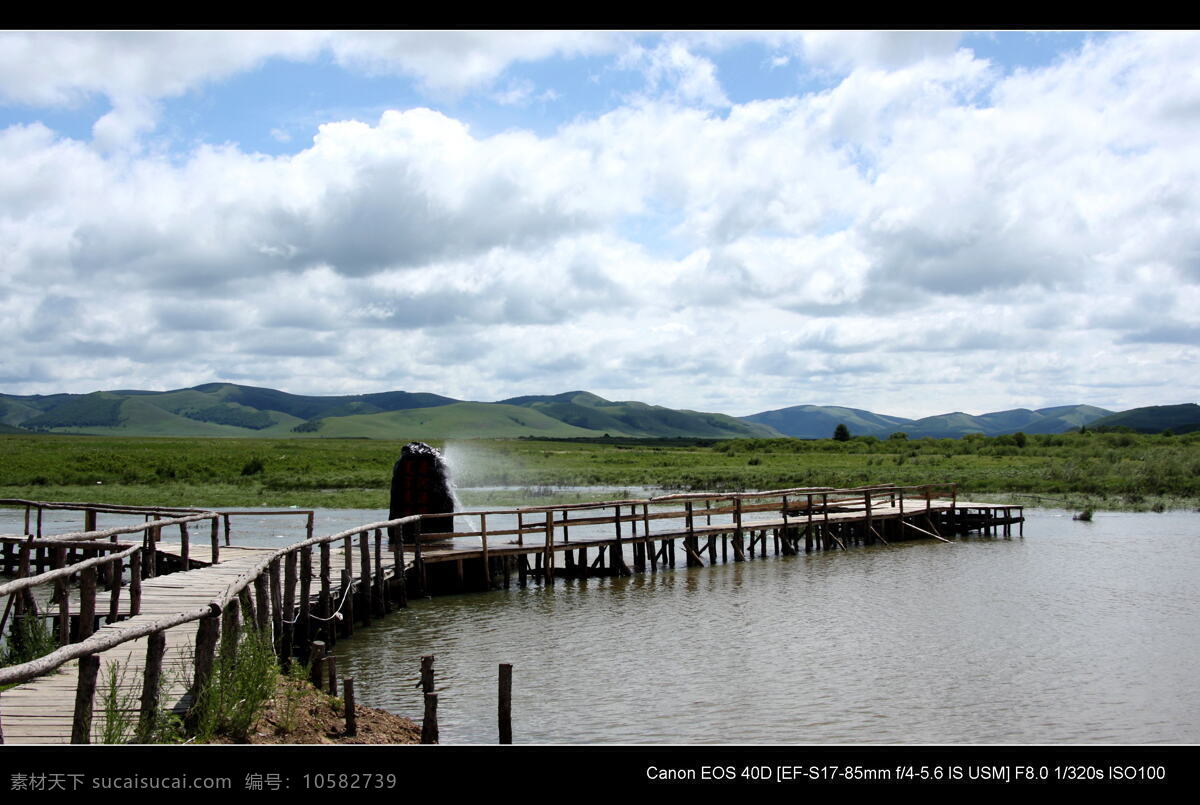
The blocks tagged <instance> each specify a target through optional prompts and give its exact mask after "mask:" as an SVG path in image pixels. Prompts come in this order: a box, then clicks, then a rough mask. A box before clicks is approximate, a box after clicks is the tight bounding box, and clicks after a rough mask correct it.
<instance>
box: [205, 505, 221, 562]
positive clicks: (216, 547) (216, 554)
mask: <svg viewBox="0 0 1200 805" xmlns="http://www.w3.org/2000/svg"><path fill="white" fill-rule="evenodd" d="M208 537H209V541H210V542H211V543H212V563H213V564H214V565H215V564H217V563H219V562H220V561H221V537H220V525H219V524H218V522H217V518H216V517H213V518H212V520H210V521H209V528H208Z"/></svg>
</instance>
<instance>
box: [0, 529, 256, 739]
mask: <svg viewBox="0 0 1200 805" xmlns="http://www.w3.org/2000/svg"><path fill="white" fill-rule="evenodd" d="M270 552H271V549H269V548H235V547H229V548H223V549H222V551H221V563H220V564H218V565H212V566H209V567H204V568H200V569H197V570H191V571H188V572H186V573H171V574H169V575H166V576H159V577H157V578H153V579H145V580H143V581H142V612H141V614H140V615H136V616H134V617H132V618H127V619H126V620H122V621H118V622H116V623H109V624H105V625H104V626H102V627H101V628H100V629H99V630H98V631H111V630H117V631H120V630H129V629H131V628H135V627H137V626H138V625H140V624H144V623H149V622H153V621H155V620H158V619H159V618H161V617H162V616H164V615H174V614H176V613H179V612H183V611H186V610H189V609H194V608H196V607H202V606H204V605H205V604H207V603H208V602H210V601H212V600H213V598H214V597H215V596H216V595H217V594H218V593H219V592H220V591H221V590H223V589H224V588H225V587H226V586H228V585H229V584H230V583H231V582H233V581H234V580H235V579H236V578H237V577H238V576H240V575H241V574H243V573H245V572H246V571H247V570H249V569H250V568H251V567H253V566H254V565H255V564H256V563H258V562H260V561H262V557H263V556H264V555H265V554H267V553H270ZM75 611H78V610H77V609H76V610H75ZM165 634H166V637H167V650H166V654H165V655H164V657H163V685H164V690H163V694H162V700H161V701H162V703H163V707H164V708H166V709H173V710H176V711H178V712H182V711H183V710H185V709H186V707H187V705H188V701H187V700H186V695H187V689H188V686H189V685H190V684H191V681H192V675H191V670H192V651H193V646H194V644H195V638H196V625H195V624H194V623H188V624H183V625H182V626H177V627H175V628H173V629H167V630H166V631H165ZM146 642H147V638H144V637H143V638H138V639H135V640H131V641H129V642H126V643H123V644H121V645H120V646H117V647H115V648H112V649H109V650H108V651H105V652H101V653H100V655H99V656H100V689H99V690H100V692H99V693H98V695H97V697H96V703H95V710H94V715H93V718H92V733H93V741H94V742H99V741H98V736H100V735H101V734H102V733H103V729H104V705H103V692H104V691H105V690H106V689H107V683H108V667H109V666H110V665H115V666H116V667H117V668H118V669H121V668H123V669H124V670H125V674H124V680H123V682H124V684H123V685H122V686H121V687H120V692H119V693H118V694H117V700H118V701H124V702H126V706H127V707H128V708H130V710H131V711H132V717H133V718H134V719H135V721H136V718H137V712H138V702H139V698H140V696H141V693H142V669H143V667H144V666H145V660H146ZM78 667H79V663H78V661H75V660H72V661H70V662H68V663H66V664H65V665H63V666H62V667H61V668H59V669H58V670H57V671H56V672H54V673H51V674H49V675H47V676H44V677H41V678H39V679H35V680H33V681H32V682H26V683H25V684H23V685H19V686H17V687H15V688H11V689H9V690H6V691H4V692H3V693H0V718H3V728H4V740H5V742H6V743H13V744H63V743H69V742H70V740H71V727H72V724H73V723H74V713H75V687H76V684H77V682H78V676H79V672H78Z"/></svg>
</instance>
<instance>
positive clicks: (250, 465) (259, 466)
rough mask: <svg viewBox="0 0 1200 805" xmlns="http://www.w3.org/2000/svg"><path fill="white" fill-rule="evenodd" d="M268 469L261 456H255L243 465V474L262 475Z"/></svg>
mask: <svg viewBox="0 0 1200 805" xmlns="http://www.w3.org/2000/svg"><path fill="white" fill-rule="evenodd" d="M265 469H266V465H265V464H263V460H262V459H261V458H258V457H255V458H252V459H250V460H249V461H247V462H246V463H245V464H243V465H242V475H244V476H245V475H261V474H262V472H263V471H264V470H265Z"/></svg>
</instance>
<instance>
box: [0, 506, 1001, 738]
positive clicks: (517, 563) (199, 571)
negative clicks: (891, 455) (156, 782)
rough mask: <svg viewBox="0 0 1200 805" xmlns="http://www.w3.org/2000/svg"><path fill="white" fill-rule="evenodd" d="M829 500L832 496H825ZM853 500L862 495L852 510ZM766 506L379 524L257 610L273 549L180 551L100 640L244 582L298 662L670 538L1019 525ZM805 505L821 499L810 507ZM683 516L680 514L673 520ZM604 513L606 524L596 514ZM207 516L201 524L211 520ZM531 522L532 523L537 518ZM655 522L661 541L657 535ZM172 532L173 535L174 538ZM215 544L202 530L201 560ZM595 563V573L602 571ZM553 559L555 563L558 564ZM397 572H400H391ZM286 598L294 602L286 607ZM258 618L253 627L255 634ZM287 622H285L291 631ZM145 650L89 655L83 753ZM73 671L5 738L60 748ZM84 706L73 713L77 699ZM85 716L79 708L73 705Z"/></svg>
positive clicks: (43, 688) (475, 515)
mask: <svg viewBox="0 0 1200 805" xmlns="http://www.w3.org/2000/svg"><path fill="white" fill-rule="evenodd" d="M756 494H757V493H756ZM829 494H832V495H833V496H835V497H837V496H840V498H839V499H838V500H831V499H828V496H829ZM854 495H858V496H859V497H858V498H854V497H853V496H854ZM760 496H761V495H760ZM776 496H777V497H782V502H781V503H780V504H776V503H767V504H758V503H756V502H755V500H754V496H753V495H752V494H748V495H746V501H747V505H745V506H744V505H743V504H744V501H743V500H742V498H741V497H737V498H736V499H734V500H733V503H732V504H731V505H726V504H724V503H720V500H721V499H720V498H719V497H718V496H712V497H711V498H710V499H707V500H706V499H705V498H704V497H703V496H700V495H696V496H687V495H682V496H675V497H674V498H672V499H670V500H669V501H667V499H666V498H663V499H655V500H656V501H664V502H654V501H638V502H634V501H614V502H611V503H603V504H583V505H580V506H578V507H574V508H572V507H548V508H546V509H541V510H539V509H523V510H519V511H518V510H505V511H496V512H460V513H456V515H455V518H456V520H455V522H456V524H457V523H464V522H465V523H470V522H471V521H472V519H475V520H477V521H478V522H479V526H480V528H479V529H478V530H475V531H467V532H458V533H457V534H453V535H450V536H449V537H446V538H441V537H440V535H437V534H433V533H425V534H423V535H420V539H419V542H418V546H419V547H418V546H413V545H405V546H403V547H401V546H400V545H396V546H393V547H388V546H387V543H386V535H385V532H384V529H382V528H379V526H387V525H388V523H376V524H372V525H371V526H364V527H360V528H355V529H351V530H349V531H347V532H343V533H342V534H339V535H330V536H329V537H319V538H315V539H309V540H307V541H305V542H303V543H298V544H296V545H293V546H290V547H289V548H288V549H287V551H289V552H292V551H295V550H296V549H298V548H299V549H302V554H301V555H300V556H299V561H289V562H288V571H287V578H286V579H285V580H284V581H283V582H282V583H281V582H280V579H279V576H278V574H279V567H278V564H279V562H278V559H275V560H272V562H273V566H274V570H273V572H274V573H275V574H276V575H275V576H274V578H273V579H272V584H271V593H270V597H271V601H270V605H269V607H264V606H263V602H264V601H265V600H266V590H267V587H268V585H267V579H266V576H265V575H262V574H263V572H264V569H263V564H264V562H265V561H266V560H269V559H272V556H275V555H277V554H278V553H279V550H278V549H276V548H245V547H237V546H233V545H223V546H221V547H220V550H219V562H218V563H217V564H209V563H208V562H206V561H205V560H206V559H209V558H210V557H209V556H207V555H206V553H205V552H204V551H203V550H193V551H192V552H191V553H190V554H189V559H190V564H191V565H192V567H193V569H191V570H187V571H183V572H175V573H168V574H166V575H161V576H156V577H152V578H147V579H143V580H142V581H141V590H140V595H141V598H140V601H141V604H140V610H138V611H139V614H138V615H136V616H133V617H126V619H124V620H119V621H117V622H115V623H110V624H106V625H104V626H102V627H101V628H100V629H99V630H98V634H99V633H106V634H110V635H111V634H113V633H119V632H121V631H126V632H132V630H134V629H137V628H139V627H142V628H144V627H146V626H148V625H150V624H153V623H154V622H155V621H160V620H162V619H163V618H164V617H167V616H177V615H180V614H182V613H188V612H192V611H195V610H197V609H202V608H204V607H206V606H213V605H214V604H213V602H214V601H218V600H226V601H231V602H232V603H230V604H227V605H226V609H228V607H229V606H232V607H234V608H237V607H238V599H237V597H236V595H234V596H233V597H232V598H231V597H230V590H231V588H232V587H233V585H235V583H238V584H240V589H241V590H242V595H243V596H247V595H249V591H248V589H247V588H246V584H247V574H252V573H257V574H259V575H258V583H259V584H260V586H259V587H258V588H256V589H257V591H258V595H260V596H262V597H260V598H258V602H259V603H258V604H257V605H256V607H257V610H258V611H259V613H260V614H261V613H263V612H264V611H265V610H266V609H269V610H270V613H271V614H270V616H269V617H270V618H271V619H273V623H274V625H275V626H274V628H275V629H276V630H282V632H280V631H277V632H276V636H277V637H280V636H283V637H284V638H285V639H286V642H287V646H288V647H292V639H293V637H294V638H295V639H296V640H297V641H298V642H297V643H296V644H295V646H294V647H293V648H289V650H295V651H297V652H299V653H300V654H301V656H304V654H305V652H306V651H307V646H308V643H307V641H309V640H314V639H321V640H324V641H326V644H327V646H328V647H329V648H332V647H333V643H334V642H336V639H338V638H341V637H346V636H348V635H350V634H352V633H353V624H354V621H355V620H361V621H363V622H364V623H369V622H370V621H371V619H372V617H378V616H379V615H380V614H383V613H385V612H386V611H388V610H389V609H390V608H391V605H392V602H393V599H396V601H397V603H399V605H400V606H404V605H405V601H406V596H407V593H406V592H405V589H406V587H408V586H410V585H411V586H412V587H414V588H415V593H416V594H418V595H427V594H433V593H440V592H454V591H459V590H465V589H491V588H495V587H498V586H501V585H503V586H505V587H507V586H508V585H509V580H510V576H517V577H518V578H519V581H520V584H521V585H522V586H524V585H525V584H526V583H527V579H528V578H529V577H534V578H538V579H540V580H541V582H542V583H543V584H553V583H554V577H555V575H556V574H559V573H561V574H562V575H565V576H589V575H629V574H630V573H631V572H646V571H649V572H656V571H658V570H659V568H660V566H661V569H663V570H668V569H671V568H673V567H676V566H678V564H679V563H677V562H676V553H675V545H676V542H679V543H681V544H682V547H683V550H682V551H681V553H682V554H683V557H682V560H683V563H685V564H686V565H687V566H688V567H702V566H705V565H710V564H715V563H716V562H717V561H718V554H719V556H720V560H721V561H731V560H732V561H743V560H745V559H753V558H755V557H756V556H762V557H765V556H766V555H767V544H768V540H769V539H771V537H773V538H774V548H775V553H776V554H779V553H781V552H782V553H784V554H796V553H803V552H808V551H812V550H823V549H832V550H837V549H843V550H845V549H847V547H848V546H849V545H854V544H858V545H876V544H882V545H890V544H891V543H892V542H893V541H895V540H910V539H938V540H942V541H943V542H949V541H950V540H949V539H946V537H947V536H952V535H953V534H954V533H965V532H967V531H972V530H974V531H981V532H984V533H987V534H992V533H997V534H1004V535H1005V536H1008V535H1010V534H1011V526H1012V525H1015V524H1019V523H1022V522H1023V520H1024V517H1023V512H1022V509H1021V507H1019V506H1008V505H997V504H987V503H973V502H967V501H961V500H958V499H957V497H955V498H954V499H936V498H933V497H931V496H930V494H929V489H928V488H926V489H925V493H924V496H923V497H921V498H916V499H914V498H912V497H910V498H909V500H908V501H905V500H904V496H903V494H900V495H899V496H897V495H895V494H894V493H893V491H892V490H883V491H879V490H874V489H871V490H868V491H865V492H863V491H860V490H849V491H835V492H833V493H828V494H827V493H824V492H817V493H810V492H802V493H799V494H793V493H790V492H789V493H783V494H780V495H776ZM847 496H851V497H847ZM789 497H790V502H789ZM818 497H824V498H825V499H824V500H822V501H820V502H819V503H818V502H816V498H818ZM701 501H703V503H704V505H705V506H706V507H707V506H708V505H709V503H710V502H712V501H718V502H719V506H718V507H713V508H698V507H695V508H694V506H697V505H698V504H699V503H700V502H701ZM855 501H857V503H856V502H855ZM635 503H636V505H631V504H635ZM681 505H682V506H685V507H686V508H684V509H680V508H679V507H680V506H681ZM653 507H657V508H653ZM664 508H666V509H669V510H664ZM601 509H605V510H610V511H613V513H612V514H602V513H601V511H600V510H601ZM209 517H210V519H211V515H210V516H209ZM506 517H508V518H513V519H515V520H516V528H512V527H507V529H506V527H505V526H504V525H503V524H502V522H501V521H502V520H503V519H504V518H506ZM489 518H490V519H489ZM538 518H542V519H541V521H540V522H539V519H538ZM409 521H416V522H415V525H418V526H419V525H420V522H421V521H420V518H419V517H410V518H407V519H405V520H403V521H391V522H392V523H396V522H405V523H408V522H409ZM489 522H490V523H492V524H493V526H492V527H493V530H492V531H490V532H489V531H488V529H487V523H489ZM652 523H653V524H654V525H656V526H659V527H660V530H657V531H656V530H654V529H653V528H652V525H651V524H652ZM681 525H682V527H681ZM497 526H499V528H497ZM227 528H228V525H227ZM610 528H611V529H612V530H611V531H609V530H608V529H610ZM370 531H373V532H374V533H373V534H372V533H369V532H370ZM181 532H182V533H184V534H186V530H184V529H181ZM310 533H311V523H310ZM418 533H419V532H418ZM227 535H228V532H227ZM227 538H228V536H227ZM744 540H748V543H747V542H746V541H744ZM216 542H217V538H216V524H215V522H214V524H213V526H212V544H213V546H214V550H215V546H216ZM317 543H320V544H319V545H318V544H317ZM149 544H150V543H147V545H149ZM306 546H307V547H306ZM718 546H719V548H720V550H719V552H718ZM154 547H155V550H156V551H157V552H158V553H157V554H154V552H153V551H151V553H150V556H155V555H157V556H158V557H159V559H160V561H159V564H160V565H162V566H166V565H168V564H172V562H167V561H162V560H164V559H166V558H167V557H168V556H170V557H178V555H179V553H180V547H181V546H180V543H172V542H169V541H160V542H158V543H155V544H154ZM315 547H319V548H320V549H321V557H320V560H321V561H320V563H319V567H318V563H317V562H316V561H313V559H314V558H315V557H313V548H315ZM729 548H732V549H733V550H732V552H730V551H729ZM590 549H595V553H594V556H595V561H594V562H592V561H591V559H592V557H591V556H589V555H588V551H589V550H590ZM347 552H348V553H347ZM627 552H631V553H632V559H633V571H631V570H630V568H629V567H628V565H627V563H626V561H625V560H626V558H627V556H628V553H627ZM606 555H607V559H608V567H605V564H604V560H605V556H606ZM297 558H298V557H297V554H296V553H289V555H288V559H289V560H297ZM560 559H563V560H565V565H563V566H561V567H560V565H559V561H560ZM397 560H399V561H400V562H402V563H403V565H404V569H403V572H402V573H401V574H399V575H398V574H397V572H396V570H397V568H396V561H397ZM173 564H174V565H175V566H179V565H180V564H181V562H180V561H179V560H178V559H175V560H174V562H173ZM198 565H199V566H198ZM197 566H198V567H197ZM347 579H349V580H350V581H351V584H352V585H353V587H354V589H355V594H354V595H346V590H345V581H346V580H347ZM409 579H411V581H408V580H409ZM239 580H240V582H239ZM296 588H298V590H297V589H296ZM294 593H299V594H298V595H295V597H293V594H294ZM280 596H282V598H280ZM243 600H244V601H245V602H246V603H245V606H247V607H248V606H251V603H250V601H249V598H244V599H243ZM356 600H357V603H356ZM280 601H282V603H280ZM292 607H294V609H293V608H292ZM71 610H72V611H73V612H78V611H80V610H79V609H78V606H77V605H72V607H71ZM247 611H248V610H247ZM335 613H344V614H345V615H347V616H348V617H344V618H337V617H336V615H335ZM356 615H357V617H356ZM262 617H263V618H267V617H268V616H266V615H263V616H262ZM280 618H282V619H283V620H281V619H280ZM263 622H264V621H262V620H260V623H263ZM271 622H272V620H270V619H268V620H266V623H271ZM291 623H295V626H294V627H291V626H289V625H288V624H291ZM197 627H198V621H196V620H191V621H189V622H187V623H183V624H181V625H178V626H173V627H170V628H166V629H165V630H163V631H162V633H163V634H164V635H165V639H166V653H165V655H164V657H163V662H162V679H163V689H162V695H161V699H160V707H162V708H163V709H170V710H174V711H175V712H179V713H182V712H185V711H186V709H187V707H188V706H189V705H190V700H189V695H190V694H189V693H188V690H189V688H190V687H191V685H192V683H193V680H194V679H195V678H196V673H197V671H196V669H197V668H199V667H200V666H199V664H198V663H197V660H196V645H197V639H198V636H199V633H198V628H197ZM148 642H149V638H148V637H137V638H134V639H130V640H127V641H126V642H123V643H121V644H120V645H117V646H115V647H113V648H110V649H107V650H102V651H98V652H97V653H96V654H95V655H94V656H97V657H99V659H100V675H99V686H98V691H97V695H96V696H95V698H94V699H93V700H92V703H91V710H92V713H93V718H92V740H93V742H99V740H100V738H101V736H102V735H103V730H104V710H105V705H104V701H105V692H106V690H107V688H108V680H109V676H108V674H109V668H110V667H113V668H117V669H118V675H119V683H118V684H119V691H118V693H117V697H116V698H117V700H118V701H121V702H123V703H124V707H125V708H126V709H127V710H128V711H129V713H130V716H131V718H132V719H133V721H134V723H136V718H137V714H138V710H139V705H140V701H139V700H140V697H141V693H142V684H143V674H144V671H145V667H146V662H147V661H146V657H147V644H148ZM206 645H208V644H206ZM208 656H211V655H208ZM79 670H80V666H79V661H77V660H70V661H68V662H66V663H65V664H64V665H62V666H61V667H59V668H58V669H57V670H56V671H54V672H52V673H49V674H47V675H45V676H41V677H38V678H36V679H32V680H31V681H29V682H25V683H23V684H20V685H19V686H17V687H14V688H11V689H9V690H6V691H4V692H3V693H0V728H2V730H3V740H4V742H5V743H12V744H42V743H58V744H61V743H69V742H70V741H71V737H72V726H73V723H74V717H75V712H76V691H77V686H78V685H81V684H82V683H81V682H80V681H79V680H80V679H81V675H80V673H79ZM122 674H123V676H122ZM83 701H84V702H85V703H86V702H87V699H83ZM83 712H87V706H86V704H85V706H84V709H83Z"/></svg>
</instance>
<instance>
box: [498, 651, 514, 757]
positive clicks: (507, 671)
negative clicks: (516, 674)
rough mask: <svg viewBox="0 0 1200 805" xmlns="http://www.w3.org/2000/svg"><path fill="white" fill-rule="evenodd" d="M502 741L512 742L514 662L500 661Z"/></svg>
mask: <svg viewBox="0 0 1200 805" xmlns="http://www.w3.org/2000/svg"><path fill="white" fill-rule="evenodd" d="M499 710H500V712H499V721H500V725H499V726H500V743H502V744H511V743H512V664H511V663H507V662H502V663H500V707H499Z"/></svg>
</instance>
